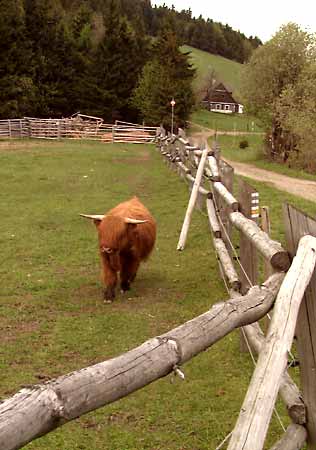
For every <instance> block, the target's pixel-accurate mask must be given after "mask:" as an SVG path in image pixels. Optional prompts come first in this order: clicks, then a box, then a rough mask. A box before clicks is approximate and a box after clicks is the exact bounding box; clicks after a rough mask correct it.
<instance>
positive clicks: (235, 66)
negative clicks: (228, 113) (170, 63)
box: [181, 45, 244, 99]
mask: <svg viewBox="0 0 316 450" xmlns="http://www.w3.org/2000/svg"><path fill="white" fill-rule="evenodd" d="M181 50H182V51H183V52H190V53H191V54H190V59H191V63H192V64H193V66H194V67H195V68H196V69H197V76H196V79H195V82H194V87H195V88H198V87H199V86H200V85H201V84H202V83H203V79H205V77H206V76H207V74H208V73H209V72H210V71H211V70H212V69H214V70H215V72H216V73H217V74H218V76H219V78H220V81H222V82H224V83H225V84H226V85H227V87H230V88H231V89H232V91H233V94H234V96H235V97H236V99H238V97H239V90H240V81H241V74H242V71H243V67H244V66H243V64H240V63H238V62H235V61H231V60H230V59H226V58H223V57H222V56H218V55H212V54H211V53H208V52H204V51H202V50H198V49H196V48H194V47H190V46H188V45H183V46H182V47H181Z"/></svg>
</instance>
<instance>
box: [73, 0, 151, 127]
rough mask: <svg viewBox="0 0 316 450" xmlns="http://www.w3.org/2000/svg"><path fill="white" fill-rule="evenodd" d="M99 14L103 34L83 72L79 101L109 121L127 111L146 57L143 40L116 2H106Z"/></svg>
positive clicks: (129, 111)
mask: <svg viewBox="0 0 316 450" xmlns="http://www.w3.org/2000/svg"><path fill="white" fill-rule="evenodd" d="M103 17H104V36H103V38H102V40H101V41H100V43H99V44H98V46H97V48H96V50H95V52H94V53H93V55H92V58H91V61H90V63H89V66H88V67H87V70H86V72H85V74H84V80H83V82H82V91H83V96H82V104H83V106H84V107H85V108H86V109H87V110H89V112H90V113H91V114H94V115H97V116H100V117H103V118H104V119H105V120H106V121H113V120H115V119H119V118H124V117H126V116H127V115H129V114H130V113H131V106H130V102H129V99H130V95H131V92H132V91H133V89H134V87H135V85H136V82H137V79H138V76H139V73H140V71H141V69H142V67H143V65H144V59H145V58H146V56H147V51H146V48H147V42H146V39H145V38H144V37H143V36H142V35H141V34H139V33H137V32H136V31H135V30H134V29H133V28H132V26H131V24H130V23H129V22H128V20H127V19H126V17H124V16H122V14H120V10H119V7H118V5H117V4H116V2H114V1H111V2H110V4H109V6H108V8H107V9H106V10H105V11H104V16H103ZM81 109H82V108H81Z"/></svg>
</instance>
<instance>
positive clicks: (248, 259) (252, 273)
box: [238, 178, 259, 353]
mask: <svg viewBox="0 0 316 450" xmlns="http://www.w3.org/2000/svg"><path fill="white" fill-rule="evenodd" d="M238 193H239V197H238V200H239V204H240V209H241V212H242V213H243V215H244V216H245V217H247V218H248V219H251V220H253V221H254V222H256V223H257V222H258V220H257V217H252V216H253V214H252V208H253V205H254V203H253V200H254V198H258V197H257V196H255V197H254V194H257V195H259V194H258V193H257V191H256V190H255V189H254V188H253V187H252V186H250V184H248V183H246V181H244V180H243V179H241V178H239V180H238ZM258 207H259V204H258ZM258 216H259V214H258ZM239 260H240V264H241V266H242V267H243V270H242V269H240V270H239V277H240V282H241V293H242V294H245V293H246V292H247V291H248V289H249V288H250V287H251V284H252V285H255V284H256V283H257V281H258V255H257V250H256V248H255V247H254V245H253V244H252V243H251V242H250V241H249V239H247V237H246V236H245V235H244V234H243V233H240V235H239ZM244 271H245V273H244ZM239 348H240V351H241V352H244V353H246V352H247V351H248V346H247V344H246V342H245V338H244V335H243V332H242V330H241V331H240V346H239Z"/></svg>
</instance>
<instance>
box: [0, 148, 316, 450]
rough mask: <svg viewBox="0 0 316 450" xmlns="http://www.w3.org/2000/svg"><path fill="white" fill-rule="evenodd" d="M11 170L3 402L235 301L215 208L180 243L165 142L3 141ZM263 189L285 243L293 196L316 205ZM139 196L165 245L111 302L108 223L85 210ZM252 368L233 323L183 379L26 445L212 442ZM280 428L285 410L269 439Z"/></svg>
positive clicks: (128, 446)
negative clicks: (101, 250)
mask: <svg viewBox="0 0 316 450" xmlns="http://www.w3.org/2000/svg"><path fill="white" fill-rule="evenodd" d="M0 180H1V181H0V184H1V190H0V192H1V193H0V195H1V202H0V209H1V217H2V220H1V222H0V239H1V265H0V273H1V280H2V283H1V287H0V333H1V344H0V376H1V384H0V396H1V398H2V399H4V398H6V397H8V396H10V395H12V394H14V393H15V392H16V391H18V390H19V389H21V387H22V386H23V385H29V384H35V383H39V382H43V381H45V380H49V379H51V378H54V377H57V376H59V375H62V374H65V373H68V372H70V371H73V370H77V369H80V368H82V367H85V366H89V365H92V364H94V363H96V362H99V361H103V360H105V359H108V358H111V357H114V356H117V355H119V354H120V353H122V352H125V351H127V350H129V349H131V348H133V347H135V346H137V345H139V344H141V343H142V342H143V341H145V340H146V339H149V338H151V337H154V336H157V335H159V334H161V333H163V332H165V331H167V330H170V329H172V328H174V327H175V326H177V325H179V324H181V323H183V322H185V321H187V320H189V319H191V318H193V317H195V316H196V315H198V314H200V313H202V312H205V311H206V310H207V309H209V308H210V306H211V305H212V304H214V303H215V302H217V301H220V300H222V299H225V298H227V294H226V291H225V289H224V285H223V283H222V281H221V278H220V275H219V270H218V267H217V260H216V257H215V254H214V252H213V249H212V244H211V237H210V234H209V226H208V221H207V218H206V217H205V214H201V213H199V212H195V213H194V215H193V219H192V224H191V227H190V231H189V235H188V241H187V245H186V249H185V250H184V251H183V252H177V250H176V246H177V242H178V238H179V233H180V230H181V226H182V222H183V218H184V214H185V211H186V207H187V203H188V198H189V197H188V196H189V193H188V189H187V186H186V185H185V183H184V182H183V181H182V180H181V179H180V178H179V177H178V176H177V175H176V174H175V173H174V172H172V171H170V169H168V168H167V167H166V166H165V165H164V163H163V162H162V160H161V156H160V155H159V154H158V153H157V152H156V150H155V148H154V146H152V145H148V146H146V145H143V146H142V145H134V146H133V145H124V144H122V145H119V144H116V145H111V144H108V145H105V144H101V143H93V142H92V143H91V142H70V141H68V142H52V141H11V142H9V143H8V142H6V141H1V142H0ZM254 185H255V186H256V187H257V188H258V189H259V191H260V195H261V201H262V204H267V205H268V206H269V207H270V208H271V217H272V232H273V237H274V238H278V239H281V241H282V240H283V230H282V223H281V214H280V208H281V203H282V201H284V200H288V201H291V202H292V203H293V204H294V205H296V206H299V207H300V208H303V209H305V210H306V211H307V212H309V213H310V214H315V213H316V205H314V204H312V203H309V202H303V201H302V200H301V199H296V198H295V197H291V196H289V195H287V194H284V193H281V192H279V191H275V190H273V189H271V188H270V187H267V186H265V185H264V184H262V183H254ZM133 195H137V196H139V198H140V199H141V200H142V201H143V202H144V203H145V204H146V206H147V207H148V208H149V209H150V210H151V212H152V213H153V215H154V216H155V217H156V219H157V223H158V237H157V243H156V247H155V250H154V252H153V254H152V257H151V259H150V260H149V261H148V262H147V263H146V264H144V265H143V266H142V267H141V269H140V271H139V274H138V277H137V279H136V281H135V283H134V285H133V287H132V290H131V291H130V293H128V295H125V296H122V295H119V296H118V298H117V301H116V302H115V303H113V304H111V305H107V304H104V303H103V300H102V287H101V283H100V281H99V261H98V254H97V239H96V232H95V229H94V226H93V225H92V224H91V223H90V222H88V221H85V220H83V219H81V218H80V217H79V213H91V214H93V213H103V212H105V211H106V210H107V209H109V208H111V207H112V206H114V205H115V204H116V203H118V202H120V201H122V200H125V199H128V198H129V197H131V196H133ZM252 370H253V364H252V362H251V359H250V357H249V356H248V355H247V354H242V353H240V352H239V338H238V333H237V332H234V333H231V334H230V335H229V336H227V337H226V338H224V339H223V340H221V341H220V342H219V343H217V344H216V345H214V346H213V347H212V348H210V349H209V350H208V351H207V352H204V353H203V354H201V355H199V356H197V357H196V358H194V359H193V360H192V361H191V362H189V363H187V364H186V365H185V366H184V367H183V371H184V373H185V375H186V380H185V381H184V382H182V381H181V380H179V379H174V377H173V375H170V376H168V377H166V378H165V379H162V380H159V381H158V382H155V383H153V384H151V385H149V386H147V387H146V388H144V389H142V390H140V391H138V392H136V393H134V394H132V395H130V396H129V397H127V398H125V399H122V400H120V401H118V402H116V403H114V404H112V405H109V406H106V407H104V408H101V409H99V410H98V411H95V412H92V413H90V414H87V415H85V416H83V417H81V418H80V419H77V420H75V421H73V422H71V423H68V424H66V425H64V426H63V427H61V428H59V429H57V430H56V431H54V432H52V433H50V434H48V435H47V436H44V437H42V438H40V439H38V440H36V441H34V442H33V443H30V444H29V445H28V446H26V448H27V449H29V450H61V449H62V450H74V449H86V450H101V449H102V450H145V449H146V450H180V449H181V450H206V449H208V450H209V449H214V448H216V446H217V445H219V443H220V442H221V440H222V439H223V438H224V437H225V436H226V434H228V433H229V432H230V431H231V429H232V427H233V426H234V423H235V420H236V418H237V415H238V413H239V409H240V406H241V403H242V401H243V397H244V394H245V392H246V389H247V386H248V383H249V380H250V377H251V373H252ZM279 411H280V413H281V415H282V416H283V417H284V410H283V408H282V407H281V408H279ZM284 420H285V423H288V420H287V418H286V417H285V419H284ZM281 434H282V430H281V428H280V425H279V424H278V422H277V421H276V420H275V419H273V422H272V425H271V428H270V432H269V437H268V439H267V443H266V448H269V447H271V445H272V443H273V442H275V440H276V439H277V438H278V437H279V436H280V435H281Z"/></svg>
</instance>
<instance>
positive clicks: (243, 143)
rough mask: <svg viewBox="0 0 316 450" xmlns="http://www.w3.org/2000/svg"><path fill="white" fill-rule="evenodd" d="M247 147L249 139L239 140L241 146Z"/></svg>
mask: <svg viewBox="0 0 316 450" xmlns="http://www.w3.org/2000/svg"><path fill="white" fill-rule="evenodd" d="M247 147H249V142H248V141H247V139H245V140H243V141H240V142H239V148H247Z"/></svg>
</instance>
